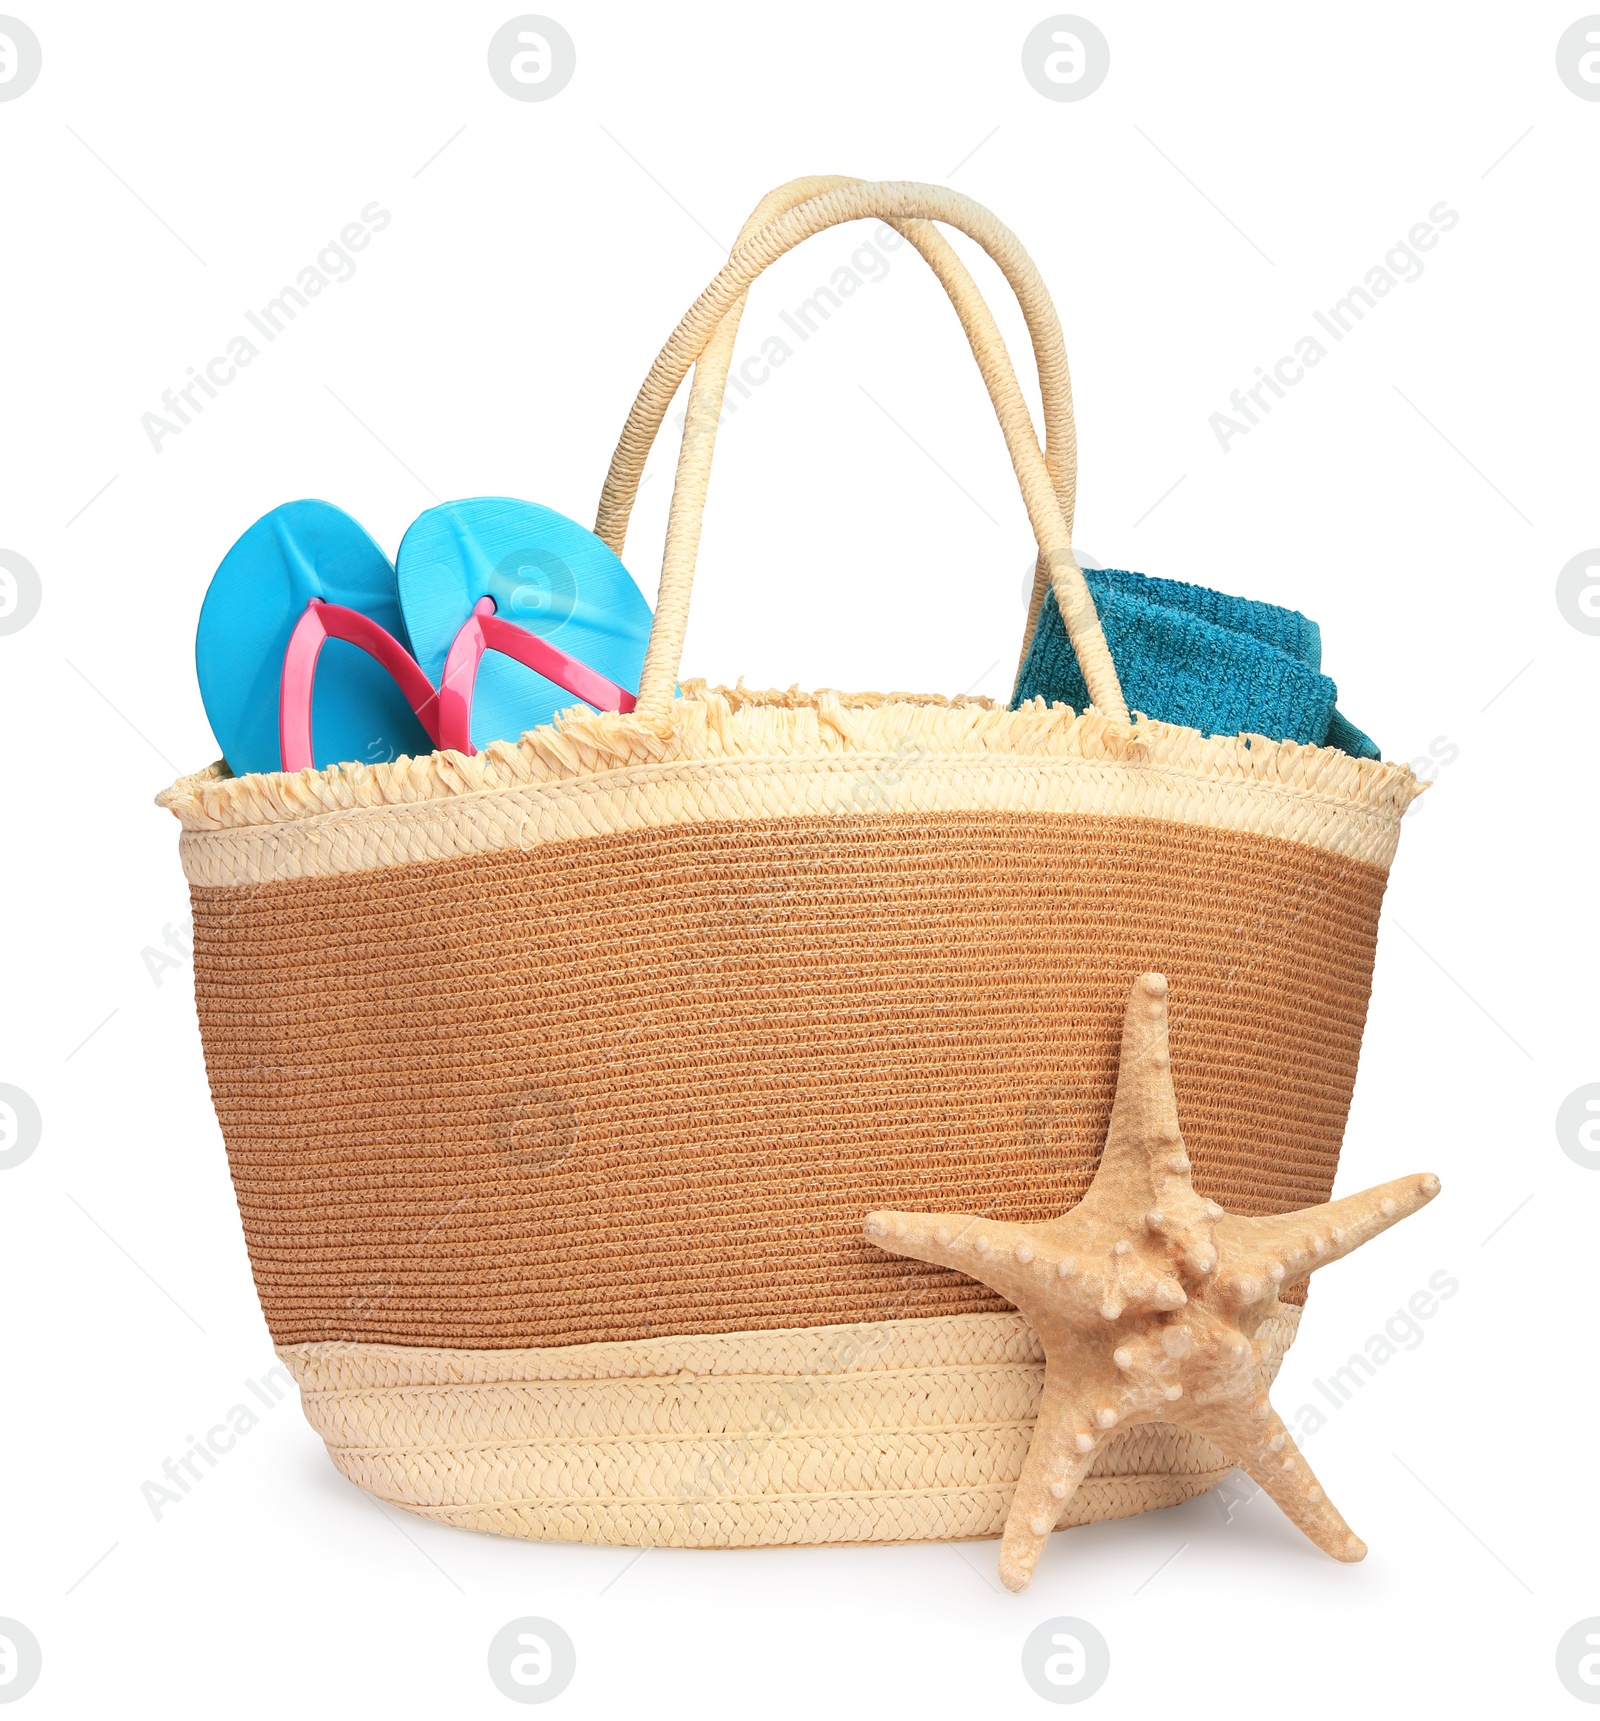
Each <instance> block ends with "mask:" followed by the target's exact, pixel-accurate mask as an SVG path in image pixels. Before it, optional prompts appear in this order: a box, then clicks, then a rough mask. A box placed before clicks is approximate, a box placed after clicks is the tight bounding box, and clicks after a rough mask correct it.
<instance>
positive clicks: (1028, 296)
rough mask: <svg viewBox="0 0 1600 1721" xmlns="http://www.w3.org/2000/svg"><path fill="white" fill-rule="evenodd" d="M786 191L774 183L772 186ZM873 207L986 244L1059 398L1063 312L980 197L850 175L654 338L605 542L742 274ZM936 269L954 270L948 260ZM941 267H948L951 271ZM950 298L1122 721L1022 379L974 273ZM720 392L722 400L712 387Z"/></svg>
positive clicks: (681, 514)
mask: <svg viewBox="0 0 1600 1721" xmlns="http://www.w3.org/2000/svg"><path fill="white" fill-rule="evenodd" d="M785 190H787V188H785ZM782 195H783V193H775V194H774V196H775V197H781V196H782ZM872 216H876V217H878V218H879V219H881V220H885V221H894V222H895V223H896V225H898V224H899V222H901V221H905V222H908V223H921V222H927V221H931V220H935V219H937V220H942V221H946V222H948V223H949V224H950V225H951V226H954V227H957V228H959V229H960V230H961V231H963V232H965V233H966V234H968V235H969V236H970V237H971V238H972V239H974V240H976V241H977V243H978V244H980V245H982V246H983V248H984V250H985V251H987V252H988V253H989V255H990V256H991V257H992V258H993V259H994V261H995V262H996V264H998V265H999V267H1000V269H1001V271H1002V272H1003V273H1004V274H1005V276H1006V278H1007V280H1008V281H1009V282H1010V283H1011V285H1012V288H1013V290H1014V291H1015V292H1016V294H1017V297H1018V299H1019V301H1021V303H1022V304H1023V306H1024V310H1025V313H1027V314H1029V315H1030V326H1035V325H1036V326H1037V328H1038V329H1039V330H1040V331H1042V332H1041V333H1039V334H1036V336H1035V351H1036V354H1038V355H1039V357H1040V362H1041V371H1049V372H1050V373H1051V375H1052V381H1051V387H1052V398H1053V400H1054V401H1056V402H1059V401H1060V400H1061V399H1062V398H1063V394H1064V390H1061V389H1058V387H1057V384H1056V381H1055V378H1056V377H1057V376H1062V377H1064V374H1065V365H1064V355H1063V362H1062V363H1061V365H1060V366H1059V368H1058V367H1057V366H1055V365H1054V364H1053V363H1052V362H1051V356H1052V353H1053V351H1059V342H1060V331H1059V323H1058V321H1057V319H1056V316H1055V311H1054V307H1053V306H1052V305H1051V303H1050V298H1049V294H1048V293H1047V292H1046V290H1045V287H1044V283H1043V281H1042V280H1041V279H1040V277H1039V274H1038V271H1037V269H1036V268H1035V267H1034V265H1033V262H1032V260H1031V259H1030V258H1029V257H1028V255H1027V253H1026V252H1025V251H1024V250H1023V248H1022V246H1021V245H1020V243H1019V242H1018V241H1017V239H1016V236H1015V235H1014V234H1012V233H1011V232H1010V231H1009V230H1008V229H1007V228H1006V227H1004V226H1003V225H1002V224H1001V223H1000V222H999V221H997V220H996V219H995V218H994V216H992V215H991V214H990V213H989V212H988V211H987V210H985V209H984V208H982V206H981V205H979V204H976V203H974V202H972V200H971V199H969V198H966V197H963V196H961V195H960V194H959V193H957V192H952V191H948V190H945V189H943V188H942V187H938V186H930V185H918V184H914V183H898V182H885V183H877V184H874V183H862V182H855V183H849V184H846V185H843V186H836V187H835V188H834V189H831V190H828V191H824V192H822V193H820V194H818V195H815V196H812V197H809V198H807V199H805V200H804V201H803V202H800V203H798V204H795V205H794V206H793V207H791V208H789V209H787V210H786V211H785V212H784V213H782V214H781V215H778V216H777V217H776V218H775V219H773V220H771V221H770V222H768V223H766V224H765V225H763V226H761V227H760V228H759V229H758V230H757V231H756V232H754V233H753V234H751V235H750V236H749V237H748V238H746V239H744V240H742V241H741V242H740V244H738V245H737V246H735V248H734V252H733V255H732V257H731V258H730V259H729V261H728V263H727V265H726V266H725V267H724V268H723V270H722V271H721V273H720V274H719V275H718V276H717V277H716V279H715V280H714V281H713V282H712V283H711V284H710V286H708V287H707V288H706V290H705V291H704V292H703V293H702V294H701V295H700V297H699V299H697V300H696V301H695V303H694V305H693V306H692V307H691V308H690V310H689V312H688V313H687V314H686V315H685V317H684V318H683V320H682V322H680V323H679V325H678V327H677V329H676V330H675V331H674V332H673V334H672V336H671V337H670V338H669V340H668V341H667V343H666V345H665V346H664V347H663V348H662V350H661V352H660V354H659V355H658V357H657V359H656V361H655V364H654V365H653V366H652V367H651V370H650V374H649V376H647V377H646V379H645V383H644V386H643V388H642V389H641V390H640V392H639V396H638V398H637V399H636V400H635V402H634V405H633V409H632V411H631V412H630V413H629V417H628V422H627V424H626V425H625V426H624V429H623V434H622V438H621V441H620V443H619V445H618V449H617V452H616V454H615V455H614V456H613V459H612V469H611V475H610V476H608V479H607V483H606V489H605V492H604V494H603V496H602V500H601V510H600V517H599V519H598V520H597V522H596V531H597V533H598V535H600V536H601V537H607V533H608V532H609V533H610V534H611V536H610V537H609V538H607V541H608V542H612V547H613V548H616V542H615V541H613V540H620V536H621V529H622V528H625V525H626V514H627V503H628V502H631V496H630V495H628V494H627V480H628V474H629V473H631V472H633V471H634V470H635V468H642V466H643V462H644V458H645V456H646V455H647V454H648V452H649V448H650V445H651V443H652V442H653V441H654V438H655V435H656V432H657V431H658V430H659V428H660V425H661V421H662V419H663V418H664V417H665V414H666V409H667V406H668V404H669V403H670V402H671V400H672V397H673V395H674V394H675V393H676V392H677V389H678V386H679V384H680V383H681V382H682V381H683V378H684V376H685V374H686V373H687V371H688V369H689V367H690V365H691V364H694V363H695V361H696V360H697V359H699V358H700V357H701V355H702V354H704V353H705V352H706V350H707V348H708V346H709V345H710V343H711V342H712V341H713V339H714V337H715V336H716V334H717V331H718V328H719V326H720V325H721V324H722V323H723V321H724V319H725V318H726V317H727V316H728V313H729V312H730V311H731V310H732V309H733V308H734V306H735V305H736V304H737V303H739V302H740V301H742V299H743V297H744V294H745V291H746V289H747V288H748V287H749V285H750V283H751V282H752V281H753V280H754V279H755V278H756V276H757V275H759V274H760V273H761V272H762V270H764V269H765V268H766V267H767V266H768V265H769V264H770V263H772V262H773V261H775V260H776V259H777V258H778V257H780V256H782V255H783V254H784V253H785V252H787V251H789V250H791V249H792V248H793V247H794V246H795V245H797V244H799V243H800V241H801V240H802V239H806V238H809V237H810V236H811V235H812V234H814V233H818V232H821V231H822V230H823V229H824V228H826V227H831V226H834V225H836V224H837V223H839V222H842V221H854V220H860V219H863V218H866V217H872ZM919 249H921V247H919ZM924 255H927V253H926V252H924ZM953 255H954V254H953V253H951V256H952V257H953ZM930 261H932V259H930ZM942 262H943V259H941V263H942ZM945 273H946V274H950V273H951V272H950V271H949V270H948V268H947V267H946V270H945ZM964 274H965V271H963V275H964ZM941 278H943V277H941ZM951 279H952V280H955V279H957V278H956V277H954V275H953V274H951ZM968 288H970V293H968V292H967V289H968ZM951 296H952V299H954V300H956V309H957V313H958V315H960V316H961V318H962V322H963V326H964V327H965V328H966V330H967V335H968V339H969V341H970V342H971V344H972V347H973V352H974V355H975V356H976V358H977V360H978V365H979V369H980V370H981V372H982V373H983V378H984V381H985V383H986V385H987V386H988V388H989V393H990V397H991V399H992V400H993V402H994V403H995V408H996V412H997V415H998V416H999V419H1000V423H1001V428H1002V430H1003V431H1004V433H1005V437H1006V443H1007V446H1008V448H1009V449H1010V452H1011V458H1012V465H1013V467H1014V469H1015V470H1016V473H1017V477H1018V481H1019V484H1020V485H1021V489H1022V494H1023V500H1024V502H1025V504H1026V506H1027V509H1028V516H1029V520H1030V523H1031V524H1032V526H1033V529H1034V536H1035V538H1036V540H1037V542H1038V544H1039V547H1040V561H1041V565H1042V567H1044V568H1046V569H1048V572H1049V577H1050V580H1051V584H1052V586H1053V587H1054V589H1055V592H1056V596H1057V601H1058V602H1059V604H1060V606H1061V613H1062V616H1063V618H1064V620H1065V622H1066V626H1067V633H1068V636H1069V638H1070V639H1071V641H1072V646H1073V649H1074V651H1075V653H1076V655H1077V658H1078V662H1079V665H1080V667H1081V668H1082V670H1083V674H1084V681H1085V683H1086V685H1087V687H1088V690H1089V696H1090V699H1091V700H1092V701H1093V703H1094V704H1095V706H1096V707H1097V708H1098V709H1099V710H1100V711H1101V712H1102V713H1103V714H1104V715H1106V716H1108V717H1111V718H1113V719H1114V720H1116V721H1119V722H1126V721H1127V707H1126V705H1125V704H1124V702H1123V699H1122V693H1121V689H1120V687H1119V685H1118V682H1117V676H1116V670H1115V668H1114V666H1113V665H1112V662H1111V657H1110V654H1109V652H1108V651H1107V650H1106V644H1105V638H1104V635H1103V634H1102V633H1101V631H1100V624H1099V620H1098V618H1097V617H1096V615H1095V610H1094V602H1093V600H1092V598H1091V597H1090V595H1089V590H1088V587H1087V585H1086V584H1085V583H1084V579H1083V574H1082V570H1081V569H1080V568H1079V567H1078V565H1077V562H1076V561H1075V560H1074V558H1073V555H1072V548H1071V534H1070V531H1069V528H1068V526H1067V522H1066V518H1065V515H1064V511H1063V508H1062V506H1061V502H1060V500H1059V499H1058V496H1057V490H1056V483H1055V480H1054V479H1053V477H1052V474H1051V472H1050V469H1049V468H1048V466H1047V465H1046V462H1045V459H1044V456H1043V455H1042V454H1041V453H1040V451H1039V446H1038V441H1037V437H1036V435H1035V432H1034V428H1033V422H1032V419H1031V418H1030V417H1029V415H1028V409H1027V404H1026V402H1025V401H1024V400H1023V397H1022V391H1021V389H1020V388H1019V387H1018V386H1017V379H1016V375H1015V373H1014V372H1013V371H1012V369H1011V361H1010V358H1009V356H1008V355H1007V353H1006V350H1005V345H1004V342H1003V341H1002V340H1001V339H1000V337H999V331H998V330H997V329H996V328H995V326H994V321H993V318H992V317H990V316H989V314H988V310H987V307H986V306H983V305H982V301H981V297H980V296H979V295H978V294H977V289H976V286H975V285H973V284H972V283H971V278H970V276H966V277H965V281H964V283H963V284H961V286H960V297H958V296H957V292H956V291H954V290H953V291H952V293H951ZM1052 330H1053V334H1052V333H1051V331H1052ZM713 356H714V357H715V356H717V355H715V354H713ZM707 371H708V388H707V390H706V391H705V393H704V395H703V396H702V399H703V401H704V400H705V399H708V398H709V395H710V385H711V383H712V381H713V380H716V381H717V382H718V383H719V384H720V382H721V381H725V378H726V366H725V364H724V365H723V367H722V371H721V377H720V378H718V379H713V378H712V377H711V375H710V367H709V366H708V367H707ZM718 400H719V404H720V394H719V395H718ZM693 404H694V396H693V395H691V406H693ZM716 418H717V413H716V412H715V411H711V412H709V413H706V414H703V415H702V416H701V417H700V418H698V419H697V418H696V417H695V416H693V415H692V414H691V416H690V417H688V418H686V420H685V426H684V448H683V449H682V450H681V451H680V456H679V471H678V479H677V482H676V484H675V486H674V490H673V501H672V510H671V514H670V516H669V520H668V528H667V550H666V555H665V557H664V559H663V565H662V575H661V590H660V594H659V596H658V598H657V603H656V618H655V624H654V626H653V628H652V629H651V635H650V645H649V649H648V651H647V653H646V656H645V665H644V674H643V677H642V679H641V683H640V690H639V704H638V710H639V712H640V714H641V715H644V716H646V717H648V718H653V719H655V720H658V721H659V720H664V719H665V718H666V716H667V713H668V709H669V707H670V704H671V700H672V695H673V689H674V686H675V685H676V682H677V673H678V663H679V659H680V658H681V656H682V651H683V637H684V632H685V629H686V628H687V625H688V604H689V595H690V591H691V588H692V585H693V579H694V558H695V552H696V550H697V549H698V545H699V533H700V521H701V517H702V515H703V511H704V506H705V488H706V483H707V482H708V480H709V472H710V446H711V444H712V442H713V441H714V437H715V427H716ZM1058 422H1059V419H1058ZM691 444H693V445H694V446H691ZM1069 445H1070V444H1069ZM1066 465H1067V462H1066V461H1065V460H1063V462H1062V473H1061V478H1062V482H1063V483H1065V482H1066V471H1065V468H1066ZM634 482H635V483H636V479H635V480H634ZM1035 588H1036V590H1035V600H1036V601H1035V606H1034V607H1035V615H1036V613H1037V605H1038V603H1039V602H1042V597H1043V589H1042V583H1041V582H1040V581H1039V580H1038V579H1036V581H1035Z"/></svg>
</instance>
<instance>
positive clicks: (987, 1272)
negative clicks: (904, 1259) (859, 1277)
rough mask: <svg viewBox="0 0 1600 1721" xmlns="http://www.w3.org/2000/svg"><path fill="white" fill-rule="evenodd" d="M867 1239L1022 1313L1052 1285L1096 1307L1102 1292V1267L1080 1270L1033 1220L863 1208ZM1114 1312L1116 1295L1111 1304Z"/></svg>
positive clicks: (1076, 1303) (1063, 1295)
mask: <svg viewBox="0 0 1600 1721" xmlns="http://www.w3.org/2000/svg"><path fill="white" fill-rule="evenodd" d="M865 1230H866V1235H867V1240H868V1241H869V1242H872V1243H875V1244H877V1246H878V1247H879V1248H880V1249H884V1250H887V1251H888V1253H890V1254H891V1255H906V1256H909V1257H910V1258H911V1259H912V1260H914V1261H929V1262H931V1263H932V1264H933V1265H934V1266H936V1267H953V1268H954V1269H955V1270H956V1272H958V1273H965V1274H966V1275H967V1277H968V1278H970V1279H977V1280H978V1281H979V1282H980V1283H982V1284H985V1285H988V1286H989V1287H990V1289H991V1290H995V1291H998V1292H999V1293H1000V1295H1001V1296H1002V1297H1004V1298H1005V1299H1006V1301H1007V1302H1010V1303H1014V1304H1015V1305H1016V1306H1017V1307H1018V1308H1019V1309H1021V1310H1022V1311H1023V1313H1024V1314H1027V1313H1029V1311H1030V1310H1034V1309H1037V1308H1038V1307H1039V1304H1040V1300H1041V1297H1043V1296H1045V1294H1046V1293H1047V1291H1049V1290H1050V1289H1052V1288H1055V1287H1057V1284H1058V1281H1059V1289H1057V1290H1056V1292H1055V1296H1056V1300H1061V1299H1065V1300H1066V1301H1067V1302H1068V1303H1069V1304H1070V1305H1072V1306H1073V1307H1077V1308H1098V1307H1099V1306H1100V1305H1101V1304H1102V1303H1104V1302H1105V1300H1106V1297H1107V1295H1108V1283H1109V1281H1108V1276H1107V1274H1105V1273H1100V1272H1092V1271H1087V1272H1086V1271H1084V1270H1083V1268H1082V1267H1081V1266H1080V1265H1079V1263H1078V1261H1077V1260H1076V1258H1075V1257H1074V1255H1073V1254H1072V1252H1071V1251H1070V1250H1066V1249H1063V1248H1062V1247H1061V1246H1060V1244H1059V1243H1058V1242H1057V1241H1056V1240H1055V1239H1053V1238H1051V1237H1049V1236H1048V1235H1047V1234H1046V1228H1044V1227H1041V1226H1036V1225H1015V1224H1012V1223H1010V1222H1009V1221H1007V1220H999V1219H984V1218H981V1217H979V1216H978V1215H975V1214H971V1213H895V1212H877V1213H869V1214H868V1215H867V1218H866V1225H865ZM1116 1306H1117V1308H1118V1310H1119V1312H1120V1307H1121V1303H1120V1300H1119V1301H1118V1302H1117V1304H1116Z"/></svg>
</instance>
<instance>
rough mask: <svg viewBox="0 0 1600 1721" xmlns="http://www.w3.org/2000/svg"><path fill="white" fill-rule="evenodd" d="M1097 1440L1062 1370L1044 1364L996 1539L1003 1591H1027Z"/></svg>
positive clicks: (1085, 1408) (1090, 1462)
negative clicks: (1033, 1416) (1035, 1413)
mask: <svg viewBox="0 0 1600 1721" xmlns="http://www.w3.org/2000/svg"><path fill="white" fill-rule="evenodd" d="M1103 1440H1104V1436H1103V1435H1100V1434H1098V1433H1095V1432H1093V1431H1092V1425H1091V1421H1090V1409H1089V1406H1088V1404H1087V1403H1086V1402H1084V1401H1082V1396H1081V1394H1080V1393H1079V1392H1078V1391H1075V1390H1074V1388H1073V1386H1072V1384H1071V1383H1070V1382H1069V1381H1068V1378H1067V1376H1066V1374H1065V1373H1064V1371H1062V1370H1060V1369H1058V1368H1056V1367H1053V1366H1052V1365H1051V1364H1050V1363H1048V1362H1046V1364H1045V1372H1044V1392H1043V1394H1042V1396H1041V1397H1040V1400H1039V1417H1038V1420H1037V1421H1036V1422H1035V1423H1034V1425H1033V1438H1032V1439H1031V1440H1030V1441H1029V1442H1028V1456H1027V1458H1026V1460H1025V1461H1024V1463H1023V1466H1022V1475H1021V1477H1020V1478H1019V1479H1018V1482H1017V1491H1016V1493H1015V1494H1014V1495H1012V1497H1011V1510H1010V1512H1009V1513H1008V1514H1007V1517H1006V1527H1005V1532H1004V1534H1003V1535H1002V1537H1001V1540H1000V1581H1001V1583H1003V1584H1004V1585H1005V1586H1006V1588H1007V1589H1008V1590H1023V1589H1026V1588H1027V1587H1028V1581H1029V1579H1030V1578H1032V1576H1033V1568H1034V1567H1035V1566H1036V1565H1037V1564H1038V1563H1039V1556H1040V1554H1042V1553H1043V1552H1044V1546H1045V1543H1046V1542H1048V1541H1049V1539H1050V1532H1051V1531H1052V1530H1053V1529H1055V1527H1056V1525H1057V1523H1059V1522H1060V1519H1061V1514H1062V1513H1063V1512H1064V1511H1065V1510H1066V1508H1067V1503H1068V1502H1069V1501H1070V1500H1071V1499H1072V1496H1073V1495H1074V1494H1076V1493H1077V1491H1078V1484H1079V1483H1080V1482H1082V1481H1083V1479H1084V1477H1085V1476H1087V1475H1088V1474H1089V1469H1090V1467H1091V1465H1093V1463H1094V1461H1095V1456H1096V1454H1097V1453H1098V1451H1099V1449H1100V1446H1101V1444H1102V1443H1103Z"/></svg>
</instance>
